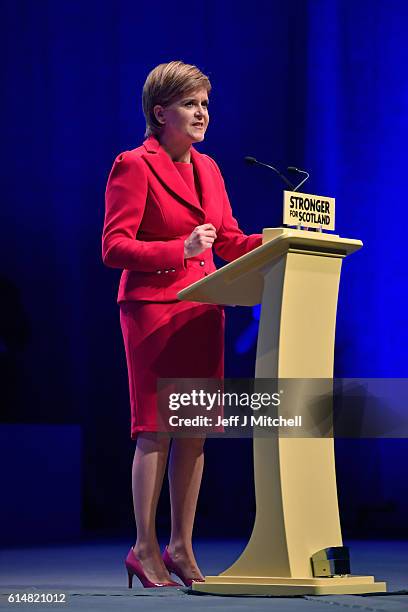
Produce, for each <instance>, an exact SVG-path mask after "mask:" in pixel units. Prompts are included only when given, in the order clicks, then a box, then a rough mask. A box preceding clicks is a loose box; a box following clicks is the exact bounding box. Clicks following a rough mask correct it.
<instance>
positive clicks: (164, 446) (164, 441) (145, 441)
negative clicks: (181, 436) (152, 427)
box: [135, 431, 170, 453]
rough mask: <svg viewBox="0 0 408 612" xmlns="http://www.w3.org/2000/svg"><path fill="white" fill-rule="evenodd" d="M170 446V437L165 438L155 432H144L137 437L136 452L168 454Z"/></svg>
mask: <svg viewBox="0 0 408 612" xmlns="http://www.w3.org/2000/svg"><path fill="white" fill-rule="evenodd" d="M169 446H170V437H169V436H163V435H161V434H159V433H157V432H154V431H143V432H140V433H139V434H138V436H137V441H136V449H135V450H136V451H137V450H138V449H139V450H141V451H143V452H144V453H167V452H168V450H169Z"/></svg>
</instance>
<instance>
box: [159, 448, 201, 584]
mask: <svg viewBox="0 0 408 612" xmlns="http://www.w3.org/2000/svg"><path fill="white" fill-rule="evenodd" d="M204 442H205V438H175V439H173V442H172V445H171V451H170V462H169V469H168V473H169V484H170V501H171V537H170V542H169V545H168V550H169V553H170V556H171V557H172V558H173V559H174V560H175V561H177V563H178V564H179V565H180V567H181V569H182V570H183V571H184V573H185V574H186V575H187V576H190V577H194V578H202V577H203V576H202V574H201V572H200V570H199V569H198V566H197V562H196V560H195V557H194V552H193V546H192V534H193V525H194V517H195V512H196V507H197V499H198V493H199V490H200V484H201V477H202V474H203V467H204Z"/></svg>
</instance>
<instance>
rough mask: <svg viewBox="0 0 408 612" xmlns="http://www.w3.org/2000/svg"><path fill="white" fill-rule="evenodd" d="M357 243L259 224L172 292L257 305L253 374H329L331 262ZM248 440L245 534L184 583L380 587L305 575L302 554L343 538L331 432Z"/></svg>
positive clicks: (238, 591) (322, 589)
mask: <svg viewBox="0 0 408 612" xmlns="http://www.w3.org/2000/svg"><path fill="white" fill-rule="evenodd" d="M361 247H362V243H361V241H359V240H351V239H348V238H340V237H339V236H337V235H334V234H323V233H320V232H310V231H305V230H295V229H289V228H271V229H264V231H263V244H262V245H261V246H259V247H258V248H256V249H254V250H253V251H251V252H249V253H247V254H246V255H244V256H242V257H240V258H238V259H236V260H235V261H233V262H231V263H229V264H227V265H225V266H224V267H223V268H221V269H219V270H217V271H215V272H213V273H212V274H210V275H209V276H207V277H205V278H203V279H201V280H199V281H197V282H196V283H194V284H192V285H190V286H189V287H187V288H185V289H183V290H182V291H181V292H180V293H179V294H178V297H179V298H180V299H183V300H189V301H192V302H206V303H212V304H226V305H228V304H229V305H242V306H253V305H255V304H259V303H261V304H262V310H261V319H260V324H259V334H258V345H257V356H256V368H255V377H256V378H274V379H278V378H296V379H312V378H326V379H331V378H332V377H333V359H334V339H335V326H336V309H337V297H338V289H339V281H340V272H341V264H342V260H343V259H344V258H345V257H347V256H348V255H350V254H351V253H354V252H355V251H357V250H358V249H360V248H361ZM297 401H298V402H299V401H300V402H301V401H302V398H301V395H300V396H299V397H298V399H297ZM253 448H254V479H255V496H256V518H255V522H254V527H253V531H252V535H251V537H250V539H249V541H248V544H247V546H246V548H245V549H244V551H243V552H242V554H241V556H240V557H239V558H238V559H237V560H236V561H235V563H233V565H232V566H231V567H229V568H228V569H226V570H225V571H223V572H222V573H221V574H219V575H218V576H206V578H205V582H195V583H193V585H192V588H193V590H194V591H200V592H205V593H213V594H226V595H258V596H259V595H277V596H279V595H280V596H284V595H328V594H341V593H343V594H358V593H373V592H383V591H385V590H386V585H385V583H384V582H375V580H374V577H373V576H354V575H350V574H347V575H334V576H329V575H327V576H323V577H321V576H320V575H319V576H318V577H316V576H315V575H314V570H313V565H312V562H311V558H312V555H315V554H316V553H317V552H318V551H322V550H323V549H327V548H331V547H342V546H343V544H342V536H341V528H340V518H339V510H338V500H337V487H336V473H335V461H334V440H333V437H329V438H300V437H298V438H293V437H292V438H291V437H281V436H279V435H278V436H273V437H256V436H254V439H253Z"/></svg>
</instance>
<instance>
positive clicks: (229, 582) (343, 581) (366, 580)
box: [192, 576, 387, 596]
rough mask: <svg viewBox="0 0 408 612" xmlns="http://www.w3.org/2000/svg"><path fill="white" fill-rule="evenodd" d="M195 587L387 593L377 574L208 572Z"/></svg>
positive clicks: (234, 591)
mask: <svg viewBox="0 0 408 612" xmlns="http://www.w3.org/2000/svg"><path fill="white" fill-rule="evenodd" d="M192 589H193V591H199V592H200V593H209V594H213V595H258V596H259V595H261V596H262V595H265V596H266V595H275V596H288V595H359V594H362V593H384V592H385V591H386V590H387V588H386V583H385V582H374V576H344V577H337V578H272V577H268V576H259V577H257V576H206V578H205V582H193V584H192Z"/></svg>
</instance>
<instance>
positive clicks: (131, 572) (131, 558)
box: [125, 547, 182, 589]
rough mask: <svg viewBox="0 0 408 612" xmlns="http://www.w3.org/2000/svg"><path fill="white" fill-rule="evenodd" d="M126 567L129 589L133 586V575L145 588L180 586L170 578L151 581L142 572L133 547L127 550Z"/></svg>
mask: <svg viewBox="0 0 408 612" xmlns="http://www.w3.org/2000/svg"><path fill="white" fill-rule="evenodd" d="M125 565H126V569H127V572H128V578H129V589H131V588H132V586H133V576H137V577H138V578H139V580H140V582H141V583H142V585H143V586H144V587H145V589H149V588H153V587H180V586H182V585H181V584H180V583H178V582H174V580H170V581H169V582H152V581H151V580H149V579H148V577H147V576H146V574H145V573H144V569H143V567H142V564H141V563H140V561H139V559H138V558H137V557H136V556H135V553H134V552H133V547H132V548H131V549H130V550H129V552H128V556H127V557H126V560H125Z"/></svg>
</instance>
